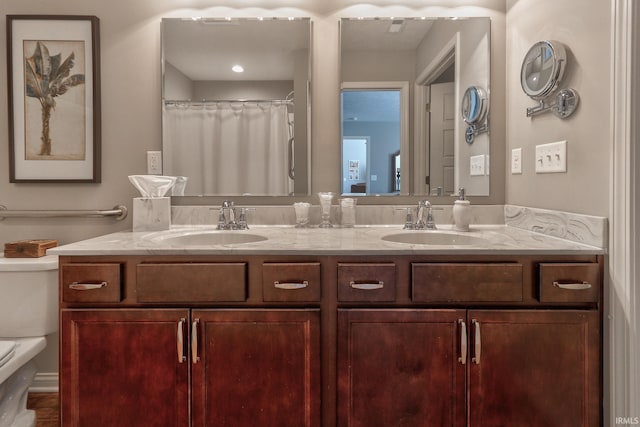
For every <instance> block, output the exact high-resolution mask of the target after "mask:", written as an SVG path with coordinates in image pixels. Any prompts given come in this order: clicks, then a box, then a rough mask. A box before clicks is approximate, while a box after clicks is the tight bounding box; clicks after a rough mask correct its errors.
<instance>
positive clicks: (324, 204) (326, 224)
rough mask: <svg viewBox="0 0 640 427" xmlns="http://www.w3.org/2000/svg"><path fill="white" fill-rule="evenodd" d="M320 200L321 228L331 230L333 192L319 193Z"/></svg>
mask: <svg viewBox="0 0 640 427" xmlns="http://www.w3.org/2000/svg"><path fill="white" fill-rule="evenodd" d="M318 198H319V199H320V219H321V221H320V225H318V227H320V228H331V227H333V225H331V201H332V200H333V193H331V192H322V191H321V192H319V193H318Z"/></svg>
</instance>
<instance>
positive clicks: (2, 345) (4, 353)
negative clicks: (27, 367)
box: [0, 341, 16, 366]
mask: <svg viewBox="0 0 640 427" xmlns="http://www.w3.org/2000/svg"><path fill="white" fill-rule="evenodd" d="M15 353H16V342H15V341H0V366H3V365H4V364H5V363H7V362H8V361H9V360H10V359H11V358H12V357H13V355H14V354H15Z"/></svg>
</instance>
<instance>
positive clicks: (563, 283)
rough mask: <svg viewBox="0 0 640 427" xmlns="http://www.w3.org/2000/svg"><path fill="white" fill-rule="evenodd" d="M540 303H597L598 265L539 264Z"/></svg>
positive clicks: (598, 286)
mask: <svg viewBox="0 0 640 427" xmlns="http://www.w3.org/2000/svg"><path fill="white" fill-rule="evenodd" d="M538 268H539V273H540V282H539V286H540V289H539V291H540V301H541V302H597V301H598V300H599V299H600V287H601V279H600V277H601V276H600V265H599V264H594V263H541V264H539V265H538Z"/></svg>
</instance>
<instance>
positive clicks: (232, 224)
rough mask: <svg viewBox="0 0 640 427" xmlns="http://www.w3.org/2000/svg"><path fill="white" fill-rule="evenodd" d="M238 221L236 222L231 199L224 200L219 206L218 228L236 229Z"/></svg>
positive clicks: (234, 209)
mask: <svg viewBox="0 0 640 427" xmlns="http://www.w3.org/2000/svg"><path fill="white" fill-rule="evenodd" d="M237 228H238V223H237V222H236V208H235V207H234V206H233V202H232V201H231V200H225V201H224V202H222V206H221V207H220V214H219V215H218V227H217V229H218V230H236V229H237Z"/></svg>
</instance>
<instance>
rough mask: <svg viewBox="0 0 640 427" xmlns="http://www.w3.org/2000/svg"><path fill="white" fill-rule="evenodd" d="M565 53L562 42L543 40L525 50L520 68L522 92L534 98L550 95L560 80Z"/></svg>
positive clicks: (564, 62) (565, 61)
mask: <svg viewBox="0 0 640 427" xmlns="http://www.w3.org/2000/svg"><path fill="white" fill-rule="evenodd" d="M566 63H567V54H566V51H565V48H564V45H562V43H559V42H556V41H548V40H543V41H539V42H537V43H536V44H534V45H533V46H532V47H531V49H529V51H528V52H527V54H526V55H525V57H524V60H523V61H522V68H521V69H520V84H521V85H522V90H524V93H526V94H527V95H529V96H530V97H531V98H533V99H535V100H541V99H543V98H546V97H547V96H549V95H551V94H552V93H553V92H554V91H555V90H556V88H557V87H558V84H559V83H560V81H561V80H562V76H563V74H564V68H565V64H566Z"/></svg>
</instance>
